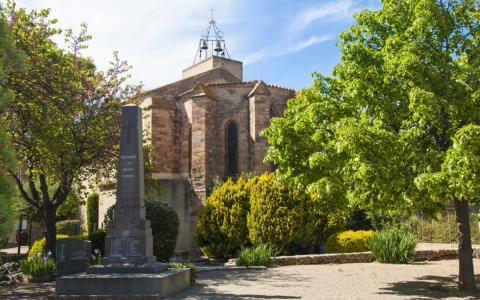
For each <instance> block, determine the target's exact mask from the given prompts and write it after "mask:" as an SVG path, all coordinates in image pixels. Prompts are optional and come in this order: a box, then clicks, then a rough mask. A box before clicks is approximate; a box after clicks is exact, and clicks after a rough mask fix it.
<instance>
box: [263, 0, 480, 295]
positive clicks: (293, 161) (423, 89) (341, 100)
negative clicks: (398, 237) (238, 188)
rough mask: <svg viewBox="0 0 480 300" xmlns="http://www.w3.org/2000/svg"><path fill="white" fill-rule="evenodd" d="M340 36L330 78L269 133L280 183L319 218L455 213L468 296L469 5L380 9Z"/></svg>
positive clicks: (473, 54) (475, 164)
mask: <svg viewBox="0 0 480 300" xmlns="http://www.w3.org/2000/svg"><path fill="white" fill-rule="evenodd" d="M355 19H356V24H355V25H353V26H352V27H351V28H350V29H349V30H348V31H345V32H343V33H341V34H340V40H339V45H340V46H341V51H342V55H341V63H340V64H338V65H337V66H336V67H335V69H334V72H333V76H332V77H322V76H320V75H318V74H317V76H318V77H317V79H316V80H315V82H314V84H313V86H312V87H311V88H309V89H305V90H302V91H301V92H300V93H299V96H298V97H297V99H294V100H291V101H290V102H289V104H288V108H287V110H286V112H285V118H282V119H280V118H278V119H274V120H273V121H272V125H271V126H270V127H269V128H268V129H266V130H265V131H264V135H265V136H266V137H267V138H268V140H269V142H270V144H271V147H270V149H269V150H268V153H267V159H270V160H272V161H274V162H276V163H278V164H279V165H280V166H279V169H278V173H279V178H280V179H281V180H283V181H284V182H288V183H290V184H293V185H295V186H300V187H304V188H307V189H308V190H310V191H311V192H314V193H316V194H317V196H318V205H320V206H321V207H324V208H326V209H332V210H336V209H344V208H346V207H355V206H357V205H358V206H359V207H360V208H363V209H367V210H369V211H374V212H381V213H388V212H393V211H404V212H408V211H420V212H422V213H424V214H433V213H434V212H436V211H438V210H439V209H441V208H443V207H444V204H445V203H447V202H451V201H453V202H454V203H455V210H456V215H457V224H458V226H457V227H458V233H459V234H458V237H459V252H460V255H459V262H460V263H459V288H460V289H461V290H467V291H473V290H475V281H474V273H473V262H472V247H471V240H470V232H469V229H468V228H469V218H468V205H469V204H472V205H475V204H478V203H479V202H480V201H479V200H480V199H479V190H478V186H479V181H478V178H479V177H478V175H477V174H478V173H477V172H478V168H479V166H480V153H479V152H478V149H479V144H480V141H479V139H478V136H479V127H478V125H480V105H479V102H480V55H479V51H478V49H479V48H478V47H479V40H480V28H479V21H480V13H479V2H478V1H476V0H463V1H462V0H398V1H387V0H383V1H382V8H381V9H380V10H379V11H368V10H364V11H362V12H360V13H358V14H356V15H355Z"/></svg>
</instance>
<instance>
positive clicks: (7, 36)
mask: <svg viewBox="0 0 480 300" xmlns="http://www.w3.org/2000/svg"><path fill="white" fill-rule="evenodd" d="M1 9H2V6H1V5H0V10H1ZM23 60H24V56H23V53H22V52H21V51H18V49H16V47H15V45H14V43H13V40H12V35H11V33H10V30H9V29H8V26H7V23H6V22H5V21H4V20H3V19H0V247H2V245H3V244H4V242H6V241H8V236H9V234H10V232H11V230H12V228H13V223H14V221H15V213H14V212H13V208H12V205H13V199H14V198H13V197H14V183H13V182H12V180H11V178H9V177H8V170H9V169H12V168H15V158H14V153H13V151H12V149H11V147H10V139H9V138H8V135H7V133H6V132H5V122H4V119H3V116H4V114H5V110H6V108H7V105H8V103H9V102H10V101H11V100H12V98H13V92H12V91H10V90H8V88H6V87H5V80H6V78H7V76H9V75H10V74H11V73H13V72H19V71H20V70H21V67H22V65H23Z"/></svg>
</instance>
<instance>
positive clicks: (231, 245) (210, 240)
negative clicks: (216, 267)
mask: <svg viewBox="0 0 480 300" xmlns="http://www.w3.org/2000/svg"><path fill="white" fill-rule="evenodd" d="M249 189H250V188H249V185H248V184H247V183H246V182H245V181H244V180H243V178H240V179H238V181H237V183H234V182H233V181H232V179H228V180H227V181H226V182H225V183H224V184H222V185H221V186H220V187H218V188H216V189H215V190H214V191H213V193H212V194H211V195H210V197H208V199H207V203H206V204H205V206H204V207H203V209H202V210H201V211H200V215H199V219H198V223H197V230H196V238H197V242H198V245H199V246H200V247H201V248H202V250H203V252H204V253H205V254H206V255H207V256H210V257H212V256H213V257H227V258H228V257H232V256H234V255H235V253H236V251H238V250H239V249H240V248H241V247H242V246H244V245H246V244H248V228H247V213H248V210H249V200H248V196H249Z"/></svg>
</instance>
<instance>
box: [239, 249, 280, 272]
mask: <svg viewBox="0 0 480 300" xmlns="http://www.w3.org/2000/svg"><path fill="white" fill-rule="evenodd" d="M275 255H276V252H275V249H274V248H273V247H270V246H268V245H259V246H257V247H254V248H251V247H249V248H242V249H241V250H240V251H239V253H238V258H237V260H236V262H235V264H236V265H237V266H245V267H249V266H264V267H273V261H274V257H275Z"/></svg>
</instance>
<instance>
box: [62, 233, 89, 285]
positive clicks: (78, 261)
mask: <svg viewBox="0 0 480 300" xmlns="http://www.w3.org/2000/svg"><path fill="white" fill-rule="evenodd" d="M91 252H92V242H90V241H84V240H80V239H76V238H65V239H59V240H57V274H58V275H60V276H62V275H68V274H75V273H81V272H85V270H86V269H87V263H88V262H89V261H90V259H91Z"/></svg>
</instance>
